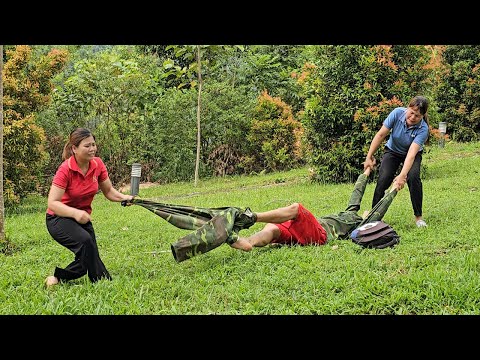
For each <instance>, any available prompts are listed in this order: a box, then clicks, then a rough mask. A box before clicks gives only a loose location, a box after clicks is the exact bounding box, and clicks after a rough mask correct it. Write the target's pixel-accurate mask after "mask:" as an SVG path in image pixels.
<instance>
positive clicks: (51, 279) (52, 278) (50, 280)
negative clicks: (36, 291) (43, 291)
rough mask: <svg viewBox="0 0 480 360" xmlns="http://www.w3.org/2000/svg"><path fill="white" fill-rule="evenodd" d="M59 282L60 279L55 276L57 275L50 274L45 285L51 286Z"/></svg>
mask: <svg viewBox="0 0 480 360" xmlns="http://www.w3.org/2000/svg"><path fill="white" fill-rule="evenodd" d="M57 284H58V279H57V278H56V277H55V276H53V275H52V276H48V277H47V278H46V279H45V287H47V288H49V287H51V286H53V285H57Z"/></svg>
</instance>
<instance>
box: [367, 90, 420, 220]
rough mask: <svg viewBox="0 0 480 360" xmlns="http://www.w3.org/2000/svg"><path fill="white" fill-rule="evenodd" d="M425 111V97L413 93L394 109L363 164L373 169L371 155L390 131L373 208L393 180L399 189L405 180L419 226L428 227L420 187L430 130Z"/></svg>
mask: <svg viewBox="0 0 480 360" xmlns="http://www.w3.org/2000/svg"><path fill="white" fill-rule="evenodd" d="M427 110H428V100H427V99H426V98H425V97H423V96H415V97H414V98H413V99H411V100H410V103H409V104H408V107H406V108H405V107H397V108H395V109H394V110H393V111H392V112H391V113H390V114H389V115H388V117H387V118H386V119H385V121H384V122H383V125H382V127H381V129H380V130H379V131H378V132H377V134H376V135H375V136H374V138H373V140H372V143H371V144H370V148H369V150H368V154H367V157H366V159H365V162H364V164H363V165H364V169H366V168H367V167H370V168H372V169H373V167H374V166H375V164H376V160H375V157H374V156H373V155H374V154H375V152H376V151H377V150H378V148H379V147H380V145H381V144H382V142H383V140H384V139H385V137H386V136H387V135H388V134H390V137H389V139H388V141H387V143H386V144H385V149H384V150H385V151H384V154H383V156H382V160H381V163H380V168H379V174H378V181H377V186H376V187H375V193H374V195H373V200H372V207H373V206H375V205H376V204H377V203H378V202H379V201H380V199H381V198H382V197H383V195H384V194H385V190H387V188H388V187H389V186H390V184H391V183H392V181H395V182H396V183H397V184H398V185H399V186H400V189H401V188H403V186H405V183H407V184H408V190H409V191H410V200H411V201H412V207H413V214H414V215H415V223H416V225H417V226H418V227H424V226H427V224H426V222H425V221H424V220H423V218H422V203H423V187H422V180H421V179H420V168H421V163H422V152H423V146H424V144H425V142H426V141H427V139H428V133H429V129H428V123H427ZM402 163H403V166H402V169H401V171H400V174H399V175H398V176H397V177H396V178H395V180H394V177H395V173H396V172H397V170H398V169H399V167H400V165H401V164H402Z"/></svg>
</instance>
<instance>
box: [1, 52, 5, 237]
mask: <svg viewBox="0 0 480 360" xmlns="http://www.w3.org/2000/svg"><path fill="white" fill-rule="evenodd" d="M4 211H5V208H4V203H3V45H0V243H3V242H5V227H4V224H5V216H4Z"/></svg>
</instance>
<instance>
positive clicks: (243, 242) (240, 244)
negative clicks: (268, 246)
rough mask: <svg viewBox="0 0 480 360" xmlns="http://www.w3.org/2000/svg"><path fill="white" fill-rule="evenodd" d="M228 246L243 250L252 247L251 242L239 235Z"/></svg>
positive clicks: (248, 249)
mask: <svg viewBox="0 0 480 360" xmlns="http://www.w3.org/2000/svg"><path fill="white" fill-rule="evenodd" d="M230 246H231V247H232V248H234V249H238V250H243V251H250V250H252V248H253V246H252V244H250V243H249V242H248V240H247V239H246V238H241V237H239V238H238V240H237V241H235V242H234V243H232V244H230Z"/></svg>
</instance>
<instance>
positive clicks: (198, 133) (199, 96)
mask: <svg viewBox="0 0 480 360" xmlns="http://www.w3.org/2000/svg"><path fill="white" fill-rule="evenodd" d="M197 70H198V71H197V75H198V102H197V159H196V161H195V187H196V186H197V182H198V168H199V165H200V144H201V137H200V109H201V104H202V63H201V59H200V46H199V45H197Z"/></svg>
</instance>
